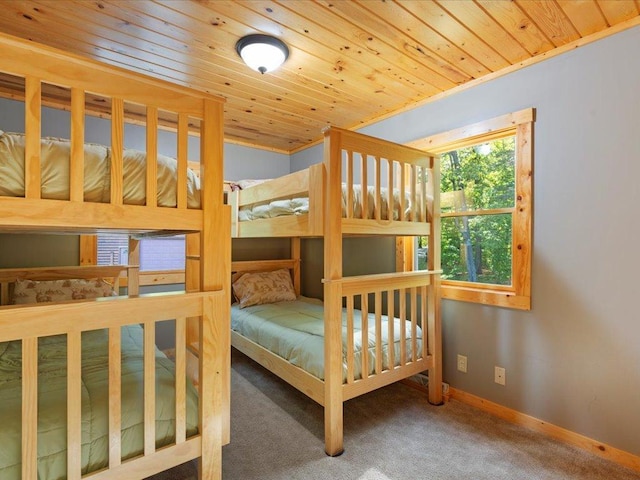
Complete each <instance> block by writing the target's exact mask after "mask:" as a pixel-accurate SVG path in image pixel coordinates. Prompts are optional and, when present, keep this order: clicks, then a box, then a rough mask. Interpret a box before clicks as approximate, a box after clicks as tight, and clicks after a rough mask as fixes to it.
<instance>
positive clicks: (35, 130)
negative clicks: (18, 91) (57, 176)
mask: <svg viewBox="0 0 640 480" xmlns="http://www.w3.org/2000/svg"><path fill="white" fill-rule="evenodd" d="M24 107H25V112H24V113H25V125H24V128H25V145H24V157H25V158H24V196H25V197H26V198H32V199H39V198H41V185H40V183H41V174H40V137H41V136H42V134H41V127H42V84H41V82H40V79H38V78H34V77H27V78H26V79H25V102H24Z"/></svg>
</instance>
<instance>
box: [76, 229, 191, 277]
mask: <svg viewBox="0 0 640 480" xmlns="http://www.w3.org/2000/svg"><path fill="white" fill-rule="evenodd" d="M185 243H186V242H185V238H184V235H176V236H173V237H169V236H166V237H148V238H143V239H141V240H140V244H139V252H140V285H141V286H143V285H173V284H181V283H184V282H185V278H184V269H185V258H186V257H185ZM128 263H129V238H128V236H127V235H125V234H120V233H100V234H99V235H81V236H80V265H114V264H120V265H126V264H128ZM121 285H123V286H126V279H123V281H121Z"/></svg>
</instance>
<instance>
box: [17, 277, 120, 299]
mask: <svg viewBox="0 0 640 480" xmlns="http://www.w3.org/2000/svg"><path fill="white" fill-rule="evenodd" d="M114 294H115V293H114V291H113V287H112V286H111V285H110V284H109V283H107V282H105V281H104V280H102V279H101V278H97V279H92V280H83V279H77V280H75V279H74V280H45V281H38V280H17V281H16V283H15V286H14V288H13V302H12V303H14V304H27V303H44V302H64V301H67V300H81V299H89V298H98V297H109V296H111V295H114Z"/></svg>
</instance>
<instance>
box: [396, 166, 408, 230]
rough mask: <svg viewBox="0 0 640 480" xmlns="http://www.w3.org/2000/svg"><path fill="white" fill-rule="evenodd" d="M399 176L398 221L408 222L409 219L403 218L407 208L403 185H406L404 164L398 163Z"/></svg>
mask: <svg viewBox="0 0 640 480" xmlns="http://www.w3.org/2000/svg"><path fill="white" fill-rule="evenodd" d="M399 165H400V175H399V176H398V177H399V178H398V180H399V181H400V219H401V220H409V218H405V210H406V208H407V201H406V198H405V192H406V186H405V184H406V183H407V181H406V178H405V172H406V169H405V164H404V163H400V162H399Z"/></svg>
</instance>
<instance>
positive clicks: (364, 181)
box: [360, 153, 369, 218]
mask: <svg viewBox="0 0 640 480" xmlns="http://www.w3.org/2000/svg"><path fill="white" fill-rule="evenodd" d="M360 158H361V165H362V172H361V176H360V180H361V185H362V217H360V218H369V179H368V178H367V175H368V173H369V169H368V167H369V166H368V165H367V154H366V153H361V154H360Z"/></svg>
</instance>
